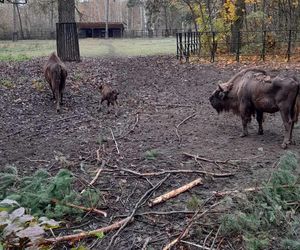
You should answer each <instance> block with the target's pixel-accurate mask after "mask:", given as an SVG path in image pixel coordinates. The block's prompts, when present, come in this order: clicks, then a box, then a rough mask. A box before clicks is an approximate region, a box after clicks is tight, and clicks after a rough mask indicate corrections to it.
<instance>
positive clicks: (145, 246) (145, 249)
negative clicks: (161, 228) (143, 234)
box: [141, 237, 151, 250]
mask: <svg viewBox="0 0 300 250" xmlns="http://www.w3.org/2000/svg"><path fill="white" fill-rule="evenodd" d="M150 240H151V237H147V239H146V241H145V243H144V244H143V247H142V249H141V250H147V246H148V244H149V241H150Z"/></svg>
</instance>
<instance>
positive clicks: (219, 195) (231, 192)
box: [212, 185, 299, 197]
mask: <svg viewBox="0 0 300 250" xmlns="http://www.w3.org/2000/svg"><path fill="white" fill-rule="evenodd" d="M296 187H299V185H279V186H274V187H273V186H259V187H250V188H245V189H240V190H238V189H236V190H227V191H213V192H212V194H213V195H215V196H216V197H223V196H225V195H230V194H236V193H248V192H256V191H261V190H263V189H265V188H296Z"/></svg>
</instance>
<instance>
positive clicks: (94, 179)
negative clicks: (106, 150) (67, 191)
mask: <svg viewBox="0 0 300 250" xmlns="http://www.w3.org/2000/svg"><path fill="white" fill-rule="evenodd" d="M105 164H106V162H105V161H104V160H102V163H101V167H100V168H99V169H98V171H97V174H96V175H95V177H94V178H93V180H92V181H91V182H90V183H89V185H88V186H89V187H91V186H92V185H93V184H94V183H95V182H96V180H97V179H98V177H99V175H100V173H101V172H102V170H103V168H104V166H105ZM84 192H85V189H83V190H82V191H81V192H80V194H83V193H84Z"/></svg>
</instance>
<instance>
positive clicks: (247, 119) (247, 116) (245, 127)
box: [240, 104, 251, 137]
mask: <svg viewBox="0 0 300 250" xmlns="http://www.w3.org/2000/svg"><path fill="white" fill-rule="evenodd" d="M240 112H241V118H242V124H243V132H242V134H241V135H240V137H245V136H247V135H248V123H249V122H251V113H250V112H248V109H247V107H246V106H245V105H244V104H243V105H241V106H240Z"/></svg>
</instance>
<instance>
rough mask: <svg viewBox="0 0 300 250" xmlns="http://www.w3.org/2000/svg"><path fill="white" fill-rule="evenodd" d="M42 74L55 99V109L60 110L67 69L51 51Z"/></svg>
mask: <svg viewBox="0 0 300 250" xmlns="http://www.w3.org/2000/svg"><path fill="white" fill-rule="evenodd" d="M44 75H45V78H46V80H47V82H48V83H49V85H50V88H51V91H52V94H53V99H56V111H57V112H59V111H60V104H61V103H62V101H63V92H64V89H65V84H66V78H67V70H66V67H65V65H64V64H63V62H62V61H61V60H60V59H59V57H58V56H57V55H56V54H55V52H53V53H52V54H51V55H50V57H49V59H48V61H47V63H46V64H45V66H44Z"/></svg>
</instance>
